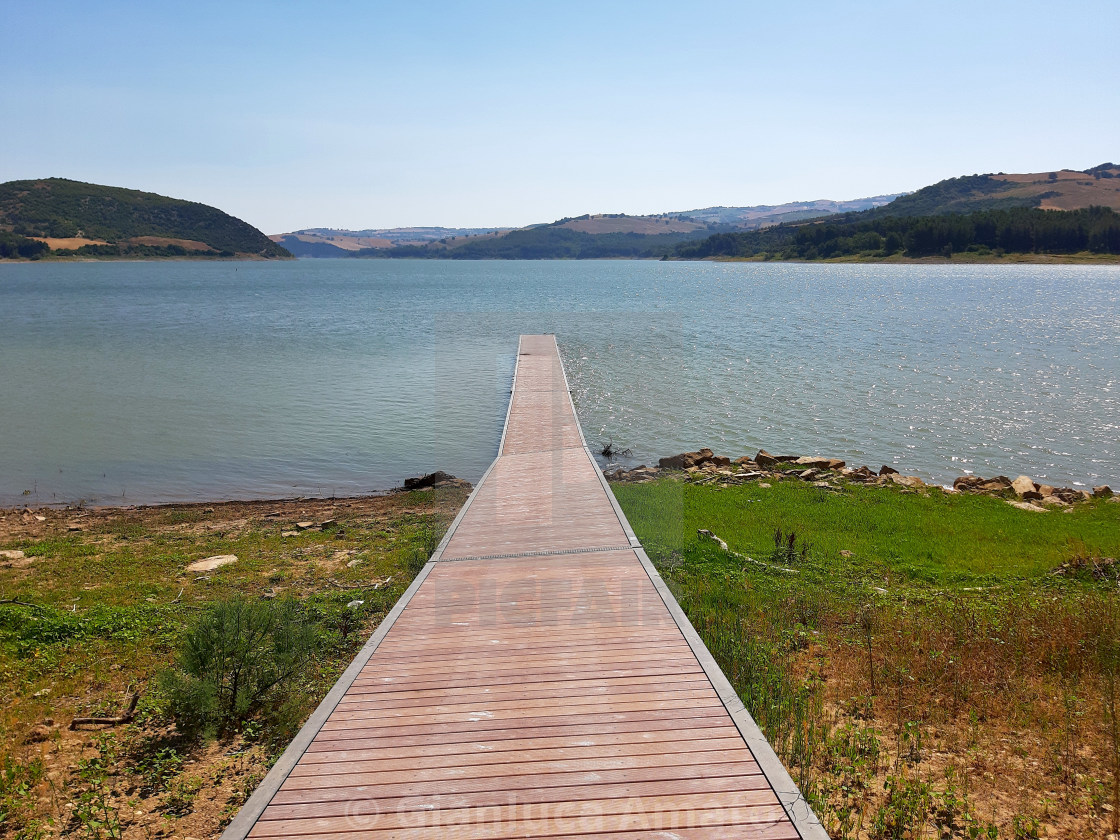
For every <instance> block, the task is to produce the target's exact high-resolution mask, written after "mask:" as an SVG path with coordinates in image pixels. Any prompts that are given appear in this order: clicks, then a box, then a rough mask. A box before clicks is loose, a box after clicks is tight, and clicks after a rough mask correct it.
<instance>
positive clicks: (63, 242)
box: [30, 236, 109, 251]
mask: <svg viewBox="0 0 1120 840" xmlns="http://www.w3.org/2000/svg"><path fill="white" fill-rule="evenodd" d="M30 238H31V239H37V240H39V241H40V242H46V243H47V246H48V247H49V248H50V249H51V250H52V251H57V250H59V249H66V250H73V249H74V248H81V247H82V246H83V245H108V244H109V243H108V242H106V241H105V240H103V239H86V238H85V237H84V236H68V237H65V238H58V237H50V236H32V237H30Z"/></svg>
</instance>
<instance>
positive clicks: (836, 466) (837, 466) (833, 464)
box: [828, 458, 848, 470]
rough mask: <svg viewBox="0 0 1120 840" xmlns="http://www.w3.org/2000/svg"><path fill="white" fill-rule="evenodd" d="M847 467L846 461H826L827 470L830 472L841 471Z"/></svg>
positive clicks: (833, 459) (834, 459) (837, 459)
mask: <svg viewBox="0 0 1120 840" xmlns="http://www.w3.org/2000/svg"><path fill="white" fill-rule="evenodd" d="M847 465H848V462H847V461H842V460H841V459H839V458H829V459H828V468H829V469H830V470H842V469H844V467H846V466H847Z"/></svg>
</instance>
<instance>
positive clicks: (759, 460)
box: [754, 449, 778, 467]
mask: <svg viewBox="0 0 1120 840" xmlns="http://www.w3.org/2000/svg"><path fill="white" fill-rule="evenodd" d="M754 461H755V463H756V464H758V465H759V466H760V467H772V466H774V465H775V464H776V463H778V459H777V458H775V457H774V456H773V455H771V454H770V453H769V452H767V451H766V450H765V449H760V450H758V454H757V455H755V456H754Z"/></svg>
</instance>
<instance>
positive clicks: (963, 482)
mask: <svg viewBox="0 0 1120 840" xmlns="http://www.w3.org/2000/svg"><path fill="white" fill-rule="evenodd" d="M983 483H984V479H982V478H981V477H980V476H978V475H962V476H960V477H959V478H956V479H954V480H953V489H954V490H960V491H965V490H979V489H980V485H981V484H983Z"/></svg>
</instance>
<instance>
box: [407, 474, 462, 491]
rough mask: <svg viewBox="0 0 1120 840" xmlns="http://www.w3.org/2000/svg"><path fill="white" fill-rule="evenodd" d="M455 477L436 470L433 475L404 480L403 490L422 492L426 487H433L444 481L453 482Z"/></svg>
mask: <svg viewBox="0 0 1120 840" xmlns="http://www.w3.org/2000/svg"><path fill="white" fill-rule="evenodd" d="M454 480H455V476H453V475H451V473H445V472H444V471H443V470H436V471H435V472H434V473H428V474H427V475H422V476H418V477H417V478H406V479H405V480H404V489H405V490H423V489H424V488H426V487H435V486H436V485H437V484H441V483H443V482H445V481H454Z"/></svg>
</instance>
